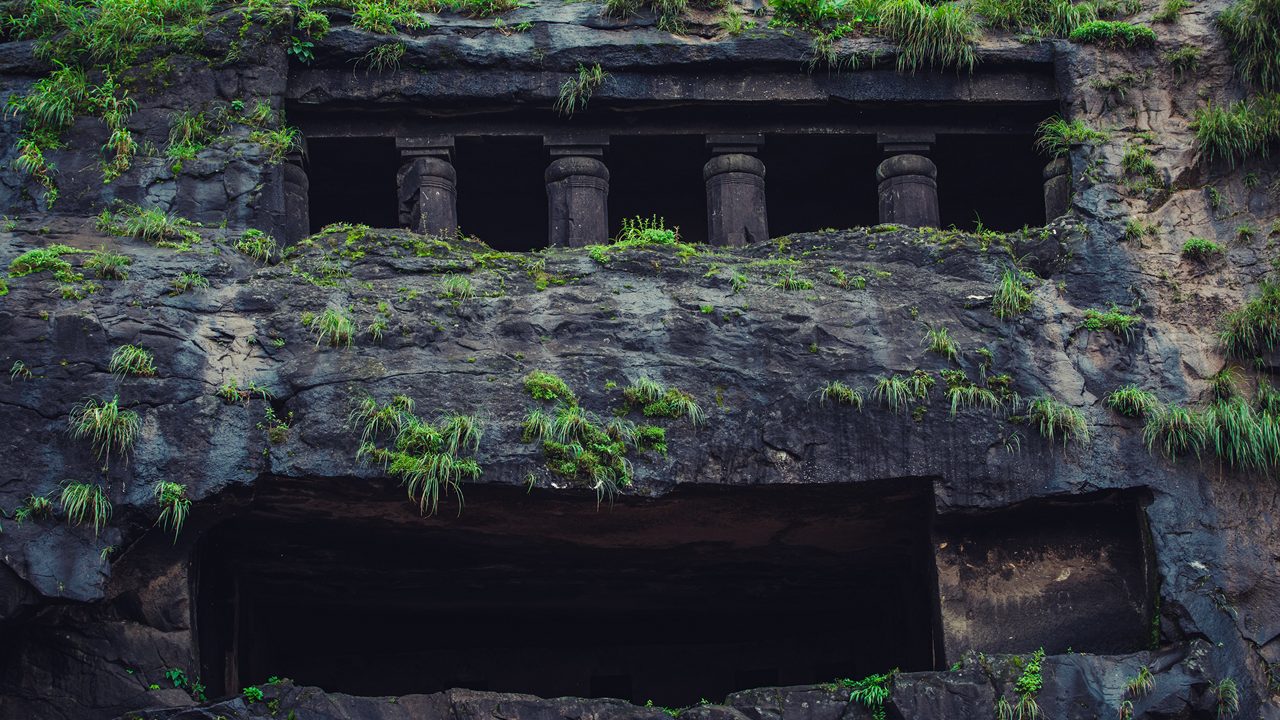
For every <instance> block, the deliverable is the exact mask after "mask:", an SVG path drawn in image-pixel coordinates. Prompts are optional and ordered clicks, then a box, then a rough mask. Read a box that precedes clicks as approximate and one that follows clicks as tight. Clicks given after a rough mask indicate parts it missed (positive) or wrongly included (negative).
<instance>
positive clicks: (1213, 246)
mask: <svg viewBox="0 0 1280 720" xmlns="http://www.w3.org/2000/svg"><path fill="white" fill-rule="evenodd" d="M1224 252H1226V250H1225V248H1223V247H1222V246H1221V245H1219V244H1218V243H1216V242H1214V241H1212V240H1206V239H1205V238H1202V237H1193V238H1190V239H1188V240H1187V241H1186V242H1185V243H1183V244H1182V257H1185V258H1189V259H1191V260H1198V261H1200V262H1204V261H1205V260H1208V259H1209V258H1211V257H1215V256H1217V255H1221V254H1222V253H1224Z"/></svg>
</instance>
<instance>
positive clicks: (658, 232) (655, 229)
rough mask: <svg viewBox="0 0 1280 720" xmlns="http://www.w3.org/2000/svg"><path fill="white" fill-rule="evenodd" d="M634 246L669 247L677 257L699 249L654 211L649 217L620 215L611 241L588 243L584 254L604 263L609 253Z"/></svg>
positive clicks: (687, 256) (614, 253) (680, 257)
mask: <svg viewBox="0 0 1280 720" xmlns="http://www.w3.org/2000/svg"><path fill="white" fill-rule="evenodd" d="M636 248H652V249H657V248H670V249H672V250H675V252H676V257H678V258H679V259H680V260H681V261H685V260H688V259H689V258H691V257H695V256H697V255H699V254H700V253H701V252H702V250H701V249H700V248H699V247H698V246H697V245H693V244H690V243H687V242H683V241H682V240H681V239H680V228H678V227H673V228H668V227H667V225H666V220H664V219H663V218H661V217H659V216H657V215H654V216H652V217H648V218H645V217H634V218H623V219H622V229H621V230H619V231H618V235H617V236H616V237H615V238H613V241H612V242H611V243H609V244H607V245H588V246H587V254H588V255H590V256H591V259H592V260H595V261H596V262H598V263H600V264H601V265H604V264H607V263H608V262H609V261H610V260H611V259H613V256H615V255H617V254H619V253H621V252H624V251H626V250H632V249H636Z"/></svg>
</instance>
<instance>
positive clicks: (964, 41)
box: [876, 0, 980, 73]
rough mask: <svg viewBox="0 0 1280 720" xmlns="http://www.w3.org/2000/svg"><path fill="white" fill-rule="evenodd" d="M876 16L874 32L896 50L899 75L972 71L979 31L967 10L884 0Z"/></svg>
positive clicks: (916, 0) (908, 0)
mask: <svg viewBox="0 0 1280 720" xmlns="http://www.w3.org/2000/svg"><path fill="white" fill-rule="evenodd" d="M877 14H878V22H877V23H876V29H877V31H878V32H879V33H881V34H883V35H884V36H886V37H888V38H889V39H890V40H892V41H893V42H894V43H896V44H897V45H898V47H899V53H898V71H899V72H905V71H910V72H912V73H915V71H916V70H919V69H920V68H937V69H940V70H941V69H945V68H951V67H954V68H956V69H957V70H960V69H965V70H968V71H969V72H973V66H974V64H975V63H976V62H977V59H978V58H977V52H976V51H975V49H974V48H975V46H976V45H977V41H978V35H979V32H980V31H979V27H978V22H977V20H976V19H974V17H973V15H972V14H971V13H970V12H969V8H967V7H965V6H963V5H958V4H952V3H943V4H939V5H929V4H925V3H922V2H920V0H887V2H884V3H882V4H880V6H879V7H878V8H877Z"/></svg>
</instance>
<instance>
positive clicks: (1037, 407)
mask: <svg viewBox="0 0 1280 720" xmlns="http://www.w3.org/2000/svg"><path fill="white" fill-rule="evenodd" d="M1027 420H1028V421H1029V422H1030V423H1031V424H1032V426H1034V427H1035V429H1036V430H1037V431H1039V433H1040V434H1041V435H1043V436H1044V437H1046V438H1048V439H1049V440H1050V442H1052V441H1053V440H1054V439H1055V438H1057V437H1061V438H1062V445H1063V447H1066V445H1067V443H1068V442H1070V441H1072V440H1074V441H1076V442H1078V443H1087V442H1089V424H1088V422H1086V421H1085V418H1084V414H1083V413H1081V412H1080V411H1079V410H1077V409H1075V408H1073V407H1071V406H1070V405H1066V404H1065V403H1062V402H1060V401H1058V400H1057V399H1055V398H1052V397H1049V396H1048V395H1041V396H1040V397H1038V398H1035V399H1034V400H1032V401H1031V402H1030V403H1028V404H1027Z"/></svg>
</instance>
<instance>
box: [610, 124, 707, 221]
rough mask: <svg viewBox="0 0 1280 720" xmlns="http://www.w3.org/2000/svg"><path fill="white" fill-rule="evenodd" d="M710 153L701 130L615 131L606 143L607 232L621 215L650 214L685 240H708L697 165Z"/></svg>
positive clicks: (704, 193)
mask: <svg viewBox="0 0 1280 720" xmlns="http://www.w3.org/2000/svg"><path fill="white" fill-rule="evenodd" d="M710 158H711V153H709V152H708V151H707V147H706V141H705V139H704V138H703V136H701V135H647V136H636V137H626V136H621V137H617V136H615V137H614V138H612V139H611V140H610V142H609V150H608V152H607V153H606V155H605V158H604V161H605V164H606V165H607V166H608V167H609V232H610V233H612V234H613V235H614V237H616V236H617V233H618V231H619V230H621V229H622V220H623V219H624V218H634V217H644V218H649V217H652V216H654V215H657V216H658V217H661V218H662V219H663V221H664V222H665V223H666V226H667V227H668V228H672V227H678V228H680V237H681V238H682V239H683V240H685V241H688V242H706V241H707V190H706V185H705V184H704V183H703V182H702V166H703V165H705V164H706V162H707V160H709V159H710Z"/></svg>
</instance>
